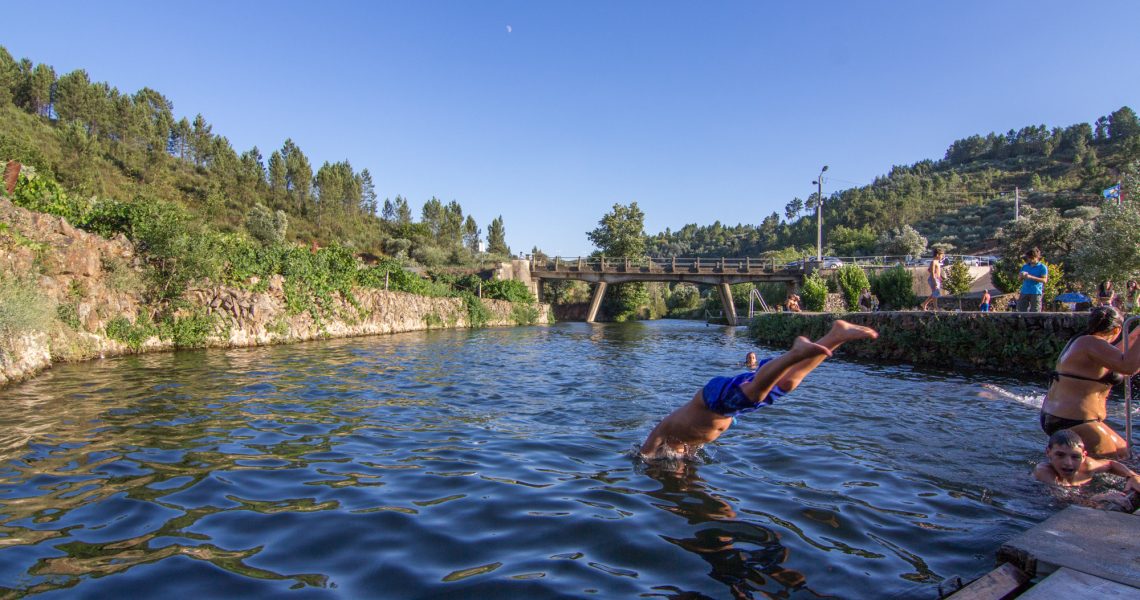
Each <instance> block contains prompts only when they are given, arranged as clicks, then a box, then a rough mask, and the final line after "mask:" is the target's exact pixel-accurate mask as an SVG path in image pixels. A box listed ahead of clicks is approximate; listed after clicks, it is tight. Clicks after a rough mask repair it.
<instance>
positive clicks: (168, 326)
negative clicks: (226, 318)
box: [159, 308, 218, 348]
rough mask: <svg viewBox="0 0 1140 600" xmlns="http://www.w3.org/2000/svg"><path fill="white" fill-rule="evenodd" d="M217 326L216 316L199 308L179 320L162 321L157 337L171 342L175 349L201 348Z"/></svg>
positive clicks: (173, 318)
mask: <svg viewBox="0 0 1140 600" xmlns="http://www.w3.org/2000/svg"><path fill="white" fill-rule="evenodd" d="M217 325H218V318H217V316H215V315H212V314H209V313H207V312H206V311H205V310H204V309H201V308H199V309H196V310H194V311H193V312H191V313H190V314H189V315H186V316H183V317H181V318H178V317H171V318H170V319H168V320H165V321H163V323H162V325H161V327H160V330H159V335H160V337H162V338H163V339H169V340H172V341H173V342H174V347H175V348H203V347H205V346H206V342H207V341H209V338H210V336H211V335H212V334H213V333H214V332H215V330H216V329H217Z"/></svg>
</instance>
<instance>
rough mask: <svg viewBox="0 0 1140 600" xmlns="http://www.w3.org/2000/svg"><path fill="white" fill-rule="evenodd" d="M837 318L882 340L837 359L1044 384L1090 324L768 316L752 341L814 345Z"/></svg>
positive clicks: (1038, 317)
mask: <svg viewBox="0 0 1140 600" xmlns="http://www.w3.org/2000/svg"><path fill="white" fill-rule="evenodd" d="M840 318H842V319H845V320H847V321H850V322H852V323H856V324H859V325H866V326H868V327H873V328H875V329H876V330H878V332H879V339H877V340H875V341H873V342H857V343H853V344H847V345H844V346H843V347H841V348H840V349H839V352H838V354H840V355H847V356H855V357H860V358H869V359H882V360H887V361H891V362H905V363H910V364H915V365H930V366H939V367H950V368H954V369H959V370H974V369H977V370H986V371H995V372H1001V373H1017V374H1022V375H1027V374H1041V376H1042V377H1044V376H1045V374H1046V373H1047V372H1048V371H1049V370H1051V369H1052V368H1053V364H1054V363H1055V362H1056V360H1057V356H1058V355H1059V354H1060V352H1061V349H1062V348H1063V347H1064V345H1065V343H1066V342H1067V341H1068V340H1069V338H1070V337H1072V336H1073V335H1076V334H1077V333H1079V332H1080V331H1083V330H1084V328H1085V326H1086V324H1087V322H1088V315H1087V313H978V312H920V311H899V312H865V313H846V314H828V313H766V314H763V315H759V316H757V317H755V318H754V319H753V320H752V323H751V324H750V325H749V333H750V335H751V336H752V337H753V338H754V339H755V340H756V341H757V342H759V343H763V344H770V345H774V346H778V347H783V346H787V345H789V344H791V342H792V340H793V339H794V338H795V337H796V336H797V335H805V336H808V337H810V338H812V339H816V338H818V337H819V336H821V335H823V333H824V332H825V331H827V329H828V328H829V327H830V326H831V323H832V322H834V321H835V320H836V319H840Z"/></svg>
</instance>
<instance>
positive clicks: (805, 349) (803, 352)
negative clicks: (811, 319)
mask: <svg viewBox="0 0 1140 600" xmlns="http://www.w3.org/2000/svg"><path fill="white" fill-rule="evenodd" d="M788 354H789V355H791V356H792V357H793V358H795V359H797V360H803V359H805V358H811V357H813V356H819V355H820V354H822V355H824V356H831V350H828V349H827V347H826V346H820V345H819V344H817V343H815V342H813V341H811V340H809V339H807V338H806V337H804V336H802V335H801V336H799V337H797V338H796V339H795V341H793V342H792V348H791V350H788Z"/></svg>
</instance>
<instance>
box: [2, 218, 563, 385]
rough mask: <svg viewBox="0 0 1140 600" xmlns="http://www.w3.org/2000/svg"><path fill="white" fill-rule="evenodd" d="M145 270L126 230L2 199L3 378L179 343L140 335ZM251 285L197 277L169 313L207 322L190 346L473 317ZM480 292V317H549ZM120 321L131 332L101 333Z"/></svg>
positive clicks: (422, 301)
mask: <svg viewBox="0 0 1140 600" xmlns="http://www.w3.org/2000/svg"><path fill="white" fill-rule="evenodd" d="M142 277H143V270H142V269H141V268H140V263H139V259H138V257H137V254H136V252H135V248H134V247H133V246H132V245H131V243H130V242H129V241H128V240H127V239H126V238H125V237H123V236H118V237H116V238H114V239H110V240H108V239H104V238H102V237H100V236H98V235H95V234H91V233H88V232H85V231H81V230H78V229H76V228H74V227H72V226H71V225H70V224H68V223H67V221H66V220H65V219H62V218H60V217H55V216H51V215H47V214H43V213H37V212H32V211H28V210H25V209H23V208H20V207H18V206H15V205H13V204H12V203H11V202H9V201H8V200H6V199H4V198H0V385H3V384H5V383H9V382H12V381H18V380H21V379H24V378H27V377H30V376H32V375H34V374H35V373H37V372H39V371H40V370H43V369H46V368H48V367H50V366H51V365H52V363H54V362H60V361H76V360H86V359H90V358H99V357H107V356H115V355H121V354H129V353H135V352H149V351H162V350H171V349H175V348H177V347H179V346H180V341H179V339H178V338H177V337H176V336H173V337H172V336H163V335H159V334H157V333H156V334H153V335H147V333H148V332H147V329H146V328H144V327H142V326H141V325H139V324H140V323H150V322H152V321H153V319H154V317H155V314H153V313H154V312H155V308H154V307H151V306H148V305H146V304H145V303H144V298H143V294H142V290H143V288H144V286H143V284H142ZM247 284H248V285H246V286H243V287H223V286H213V285H208V284H201V285H198V286H196V287H195V286H191V288H190V289H189V290H188V291H187V292H186V293H185V294H184V295H183V297H182V298H181V301H180V302H179V303H178V305H179V308H178V309H177V310H176V311H175V312H174V315H175V317H176V322H177V318H178V317H193V318H195V319H196V321H194V322H195V323H196V324H197V325H198V326H203V324H204V326H205V327H207V329H206V330H205V331H201V332H199V335H198V336H197V337H196V338H195V340H196V341H195V344H194V345H195V346H203V347H223V348H227V347H240V346H258V345H266V344H281V343H289V342H300V341H306V340H314V339H323V338H333V337H349V336H361V335H375V334H381V333H396V332H402V331H414V330H422V329H432V328H444V327H470V326H471V325H472V324H471V323H470V314H471V313H470V311H469V309H468V307H467V306H466V304H465V301H464V300H463V299H462V298H434V297H425V296H417V295H414V294H408V293H404V292H395V291H385V290H376V289H357V290H354V291H353V292H352V294H351V297H347V296H345V295H343V294H339V293H336V294H333V296H332V297H331V298H330V299H329V300H328V301H326V302H324V303H323V304H322V305H321V306H320V307H319V308H320V310H319V311H313V310H306V311H300V312H297V311H295V310H290V308H289V306H288V305H287V302H286V294H285V291H284V280H283V278H282V277H281V276H279V275H278V276H274V277H272V278H270V279H269V280H268V281H265V282H261V281H258V280H256V278H255V279H252V280H251V281H249V282H247ZM481 302H482V304H483V306H484V307H485V309H486V320H485V321H482V322H480V323H479V325H482V326H491V327H494V326H508V325H516V324H519V323H523V322H534V321H535V320H537V322H539V323H545V322H547V320H548V315H549V307H548V306H545V305H538V306H524V305H517V304H512V303H510V302H505V301H500V300H481ZM124 329H129V330H130V331H132V332H133V333H135V334H136V339H130V340H124V339H123V337H124V336H123V335H118V336H113V335H109V334H108V330H111V331H116V330H120V331H121V330H124ZM139 332H142V333H141V335H138V334H139Z"/></svg>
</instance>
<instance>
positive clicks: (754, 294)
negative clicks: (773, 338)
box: [748, 288, 772, 319]
mask: <svg viewBox="0 0 1140 600" xmlns="http://www.w3.org/2000/svg"><path fill="white" fill-rule="evenodd" d="M757 299H759V300H760V307H761V308H763V309H764V312H772V309H771V308H769V307H768V303H767V302H765V301H764V296H763V294H761V293H760V290H758V289H756V288H752V291H751V292H749V293H748V318H749V319H751V318H752V317H753V316H754V315H755V314H756V311H755V310H754V309H753V302H755V301H756V300H757Z"/></svg>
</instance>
